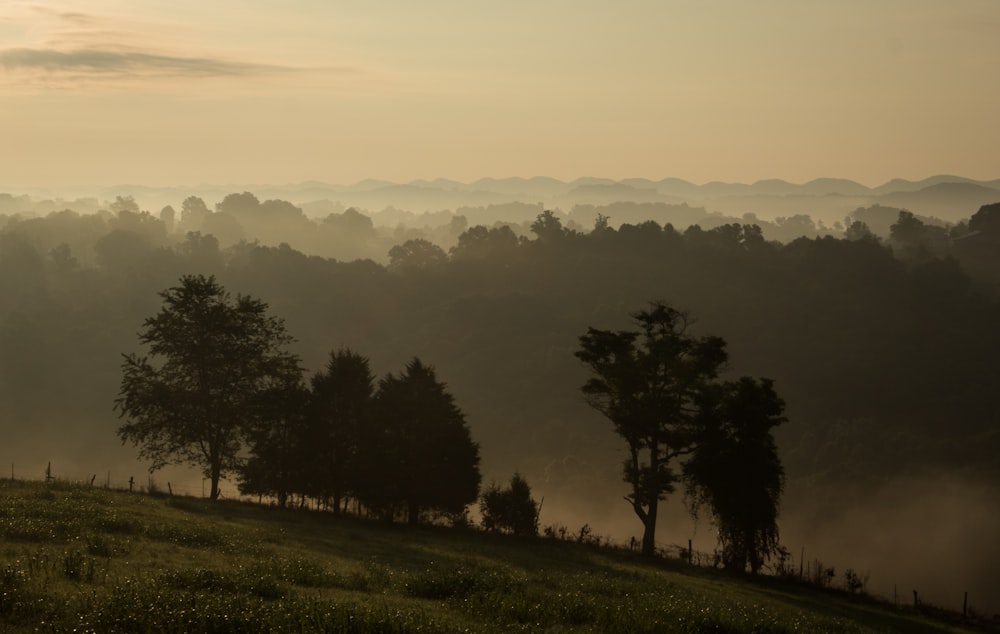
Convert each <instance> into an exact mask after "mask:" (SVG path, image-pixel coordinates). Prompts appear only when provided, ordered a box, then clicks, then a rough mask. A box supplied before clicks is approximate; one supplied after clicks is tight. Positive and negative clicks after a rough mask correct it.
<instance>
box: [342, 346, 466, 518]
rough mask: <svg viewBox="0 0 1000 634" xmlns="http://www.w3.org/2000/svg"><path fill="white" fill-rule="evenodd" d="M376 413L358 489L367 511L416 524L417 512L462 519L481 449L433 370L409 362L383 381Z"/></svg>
mask: <svg viewBox="0 0 1000 634" xmlns="http://www.w3.org/2000/svg"><path fill="white" fill-rule="evenodd" d="M376 408H377V409H376V415H375V417H374V420H373V422H372V424H371V426H370V427H369V429H368V431H367V433H366V434H365V436H364V439H365V440H364V464H363V467H362V473H363V475H364V477H363V478H362V483H361V484H360V486H359V495H360V497H361V498H362V500H363V501H364V502H365V503H366V504H367V505H368V506H370V507H372V508H375V509H379V510H381V511H383V512H385V513H387V514H393V513H395V511H397V510H400V511H402V512H403V513H404V514H405V515H406V518H407V521H409V523H411V524H416V523H417V522H419V520H420V514H421V512H422V511H425V510H437V511H442V512H446V513H459V512H461V511H462V510H463V509H464V508H465V507H466V505H468V504H471V503H472V502H474V501H475V500H476V498H477V497H478V495H479V482H480V479H481V476H480V474H479V445H477V444H476V443H475V442H473V440H472V436H471V434H470V432H469V427H468V425H467V424H466V422H465V415H464V414H463V413H462V411H461V410H460V409H459V408H458V407H457V406H456V405H455V399H454V397H452V395H451V394H449V393H448V391H447V390H446V389H445V385H444V383H441V382H440V381H438V380H437V376H436V375H435V372H434V369H433V368H432V367H430V366H427V365H424V363H423V362H421V361H420V359H417V358H414V359H413V360H412V361H410V363H408V364H407V365H406V368H405V369H404V371H403V372H402V373H401V374H400V375H399V376H395V375H393V374H389V375H387V376H386V377H385V378H383V379H382V380H381V381H380V382H379V390H378V394H377V395H376Z"/></svg>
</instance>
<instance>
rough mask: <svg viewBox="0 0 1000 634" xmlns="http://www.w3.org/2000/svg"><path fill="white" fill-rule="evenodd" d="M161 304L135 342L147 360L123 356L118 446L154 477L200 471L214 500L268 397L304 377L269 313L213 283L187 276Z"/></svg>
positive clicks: (267, 409)
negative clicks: (187, 468) (177, 470)
mask: <svg viewBox="0 0 1000 634" xmlns="http://www.w3.org/2000/svg"><path fill="white" fill-rule="evenodd" d="M160 297H162V299H163V306H162V307H161V309H160V311H159V312H158V313H157V314H156V315H154V316H153V317H150V318H148V319H146V320H145V322H144V323H143V326H142V329H141V330H140V332H139V342H140V343H141V344H143V345H146V346H148V348H149V355H150V356H149V357H145V356H139V355H137V354H134V353H133V354H128V355H123V356H124V361H123V363H122V381H121V389H120V392H119V395H118V398H117V399H116V400H115V409H116V410H117V411H118V413H119V415H120V416H121V417H122V418H124V419H125V422H124V424H122V425H121V426H120V427H119V428H118V436H119V437H120V438H121V440H122V442H123V443H124V442H132V443H133V444H134V445H136V446H137V447H139V456H140V457H141V458H143V459H147V460H150V461H151V462H152V464H151V466H150V470H151V471H155V470H157V469H160V468H162V467H164V466H166V465H168V464H191V465H193V466H198V467H201V469H202V470H203V473H204V475H205V477H207V478H209V479H210V480H211V483H212V487H211V497H212V499H216V498H218V496H219V480H220V479H221V478H222V477H224V476H225V474H226V473H228V472H229V471H231V470H233V469H235V468H236V467H237V466H238V465H239V453H240V450H241V448H242V447H243V443H244V440H245V438H246V435H247V432H248V431H249V430H250V429H251V428H253V427H259V426H260V425H261V424H262V422H263V421H264V419H266V418H267V417H268V416H270V415H273V413H274V411H275V408H274V407H273V406H271V405H270V404H269V402H268V401H269V398H268V395H269V394H273V392H272V390H273V389H274V388H275V385H287V384H288V377H289V376H292V377H295V376H299V375H300V374H301V370H300V368H299V363H298V359H297V358H296V357H294V356H293V355H291V354H290V353H288V352H286V351H285V350H284V348H285V346H286V345H287V344H288V343H290V342H291V337H290V336H289V335H288V334H287V333H286V331H285V325H284V322H283V321H282V320H281V319H278V318H277V317H272V316H270V315H268V314H267V309H268V306H267V304H266V303H264V302H263V301H261V300H259V299H255V298H253V297H248V296H243V295H237V296H236V297H235V298H234V297H232V296H231V295H230V294H229V292H227V291H226V290H225V289H224V288H223V287H222V286H221V285H220V284H219V283H218V282H216V281H215V278H214V277H205V276H202V275H188V276H184V277H182V278H181V280H180V284H179V285H178V286H175V287H172V288H169V289H167V290H165V291H163V292H161V293H160Z"/></svg>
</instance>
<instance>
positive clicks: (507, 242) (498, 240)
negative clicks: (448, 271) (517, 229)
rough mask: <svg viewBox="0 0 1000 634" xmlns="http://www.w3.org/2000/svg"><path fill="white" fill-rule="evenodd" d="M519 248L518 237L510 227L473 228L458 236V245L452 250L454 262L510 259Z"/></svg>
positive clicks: (479, 226)
mask: <svg viewBox="0 0 1000 634" xmlns="http://www.w3.org/2000/svg"><path fill="white" fill-rule="evenodd" d="M517 246H518V239H517V236H516V235H515V234H514V232H513V230H511V228H510V227H508V226H505V225H501V226H499V227H493V228H487V227H484V226H482V225H478V226H475V227H471V228H470V229H468V230H466V231H465V232H464V233H462V235H460V236H458V244H456V245H455V246H453V247H452V248H451V257H452V259H453V260H456V261H457V260H477V259H486V258H491V257H510V256H511V254H513V253H514V251H515V249H517Z"/></svg>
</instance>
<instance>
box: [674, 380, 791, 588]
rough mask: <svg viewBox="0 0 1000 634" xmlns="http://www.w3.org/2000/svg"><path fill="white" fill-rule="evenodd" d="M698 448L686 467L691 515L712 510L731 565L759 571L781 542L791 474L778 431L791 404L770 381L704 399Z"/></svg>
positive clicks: (741, 383)
mask: <svg viewBox="0 0 1000 634" xmlns="http://www.w3.org/2000/svg"><path fill="white" fill-rule="evenodd" d="M703 405H704V407H703V410H702V424H701V425H700V432H699V436H698V439H697V441H698V445H697V450H696V451H695V452H694V453H692V454H691V457H690V458H689V459H688V460H687V461H685V463H684V480H685V484H686V489H687V495H688V501H689V503H690V507H691V511H692V513H695V514H696V513H697V512H698V510H699V509H700V508H707V509H708V510H709V511H710V512H711V513H712V516H713V519H714V521H715V524H716V527H717V528H718V531H719V543H720V545H721V546H722V558H723V563H724V565H725V566H726V568H729V569H733V570H740V571H744V570H746V569H747V568H749V569H750V572H751V573H754V574H756V573H757V571H758V570H760V567H761V566H762V565H763V563H764V561H766V560H767V559H768V558H769V557H770V555H771V554H772V553H774V552H775V551H776V550H777V548H778V546H779V544H778V503H779V500H780V498H781V492H782V489H783V488H784V482H785V473H784V469H783V468H782V466H781V460H780V458H779V457H778V450H777V447H776V446H775V444H774V437H773V436H772V433H771V430H772V429H773V428H774V427H776V426H777V425H780V424H781V423H782V422H784V421H785V418H784V417H783V416H782V413H783V412H784V408H785V403H784V401H783V400H781V398H780V397H778V395H777V393H775V391H774V386H773V383H772V381H770V380H769V379H760V380H757V379H753V378H751V377H742V378H740V379H739V380H738V381H731V382H726V383H722V384H719V385H718V386H716V387H715V388H714V389H712V390H709V391H708V392H707V393H706V395H705V400H704V403H703Z"/></svg>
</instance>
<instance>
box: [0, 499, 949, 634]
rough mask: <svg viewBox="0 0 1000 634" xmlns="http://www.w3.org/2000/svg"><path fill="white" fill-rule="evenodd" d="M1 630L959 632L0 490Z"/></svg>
mask: <svg viewBox="0 0 1000 634" xmlns="http://www.w3.org/2000/svg"><path fill="white" fill-rule="evenodd" d="M0 630H2V631H4V632H7V631H10V632H18V631H36V630H45V631H57V632H58V631H70V630H72V631H76V632H89V631H96V632H112V631H115V632H191V631H200V632H255V631H256V632H263V631H292V632H299V631H308V632H312V631H329V632H411V631H422V632H452V631H455V632H459V631H463V632H466V631H467V632H509V631H528V632H536V631H548V632H573V631H581V632H955V631H964V630H961V629H960V628H957V627H952V626H949V625H947V624H944V623H941V622H933V621H931V620H928V619H926V618H925V617H922V616H920V615H917V614H915V613H912V612H911V611H907V610H902V611H894V610H891V609H889V608H888V607H886V606H882V605H879V604H875V603H872V602H870V601H867V600H864V599H861V598H855V599H853V600H852V599H851V598H849V597H847V596H841V595H836V594H832V593H829V592H823V591H819V590H816V589H814V588H809V587H801V586H797V585H790V584H781V583H777V582H776V581H774V580H766V579H765V580H759V581H756V582H755V581H751V580H748V579H744V578H738V577H733V576H729V575H724V574H721V573H718V572H715V571H712V570H705V569H698V568H694V567H690V566H687V565H684V564H682V563H680V562H658V563H655V564H653V563H647V562H643V561H641V560H639V559H638V558H636V557H634V556H632V555H630V554H629V553H622V552H617V551H613V550H608V549H603V550H602V549H597V548H594V547H587V546H581V545H578V544H574V543H568V542H562V541H555V540H545V539H539V540H519V539H513V538H506V537H502V536H497V535H488V534H483V533H480V532H477V531H471V530H469V531H463V530H455V529H444V528H435V527H420V528H411V527H404V526H393V525H385V524H380V523H375V522H368V521H364V520H358V519H351V518H335V517H332V516H331V515H329V514H326V513H316V512H308V511H287V510H278V509H273V508H266V507H260V506H256V505H252V504H245V503H239V502H217V503H211V502H209V501H207V500H202V499H193V498H181V497H173V498H171V497H151V496H147V495H139V494H129V493H125V492H119V491H108V490H103V489H99V488H90V487H82V486H77V485H70V484H66V483H60V482H54V483H30V482H12V481H10V480H4V481H0Z"/></svg>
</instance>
